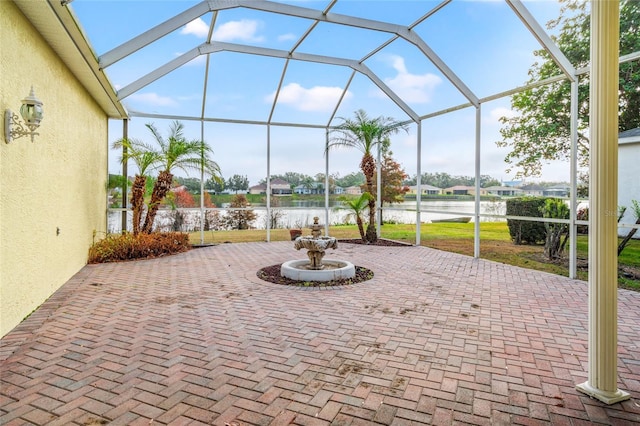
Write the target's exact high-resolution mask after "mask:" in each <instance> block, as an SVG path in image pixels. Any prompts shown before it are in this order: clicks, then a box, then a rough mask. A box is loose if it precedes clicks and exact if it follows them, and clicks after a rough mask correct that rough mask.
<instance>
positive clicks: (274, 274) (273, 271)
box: [256, 263, 373, 287]
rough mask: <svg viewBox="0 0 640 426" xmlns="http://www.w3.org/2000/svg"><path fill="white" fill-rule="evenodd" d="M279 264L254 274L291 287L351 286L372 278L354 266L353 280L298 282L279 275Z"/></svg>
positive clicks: (363, 270)
mask: <svg viewBox="0 0 640 426" xmlns="http://www.w3.org/2000/svg"><path fill="white" fill-rule="evenodd" d="M281 266H282V264H281V263H278V264H276V265H270V266H265V267H264V268H262V269H259V270H258V272H257V273H256V275H257V277H258V278H260V279H261V280H263V281H267V282H270V283H273V284H281V285H288V286H293V287H337V286H344V285H351V284H358V283H361V282H365V281H368V280H370V279H371V278H373V271H371V270H370V269H367V268H363V267H362V266H357V265H355V270H356V274H355V276H354V277H353V278H343V279H336V280H331V281H300V280H292V279H291V278H287V277H283V276H282V275H280V267H281Z"/></svg>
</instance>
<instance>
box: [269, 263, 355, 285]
mask: <svg viewBox="0 0 640 426" xmlns="http://www.w3.org/2000/svg"><path fill="white" fill-rule="evenodd" d="M310 265H311V263H310V262H309V261H308V260H306V259H305V260H289V261H288V262H284V263H283V264H282V266H281V267H280V275H282V276H283V277H286V278H290V279H292V280H297V281H332V280H341V279H347V278H353V277H355V276H356V267H355V266H354V265H353V263H351V262H347V261H345V260H336V259H324V260H323V261H322V265H323V268H322V269H309V268H308V266H310Z"/></svg>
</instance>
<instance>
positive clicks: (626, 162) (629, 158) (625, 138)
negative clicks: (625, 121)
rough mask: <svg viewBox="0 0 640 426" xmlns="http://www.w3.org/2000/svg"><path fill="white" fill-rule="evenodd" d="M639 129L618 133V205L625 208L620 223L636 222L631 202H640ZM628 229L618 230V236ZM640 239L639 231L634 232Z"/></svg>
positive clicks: (626, 232) (627, 231) (624, 233)
mask: <svg viewBox="0 0 640 426" xmlns="http://www.w3.org/2000/svg"><path fill="white" fill-rule="evenodd" d="M639 168H640V128H637V129H631V130H627V131H624V132H622V133H620V135H619V137H618V205H619V206H625V207H627V211H626V212H625V214H624V216H623V217H622V219H620V223H627V224H632V223H635V222H636V218H635V216H634V213H633V209H632V204H631V200H637V201H638V202H640V172H639V171H638V169H639ZM628 233H629V228H618V235H620V236H625V235H627V234H628ZM636 237H637V238H640V231H638V232H636Z"/></svg>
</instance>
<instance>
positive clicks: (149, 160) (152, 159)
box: [113, 138, 160, 235]
mask: <svg viewBox="0 0 640 426" xmlns="http://www.w3.org/2000/svg"><path fill="white" fill-rule="evenodd" d="M113 148H115V149H118V148H124V150H123V155H122V158H121V161H122V162H123V163H124V162H125V161H127V160H133V162H134V163H135V164H136V167H138V173H137V174H136V177H135V179H134V180H133V185H132V186H131V210H133V219H132V226H133V234H134V235H137V234H138V233H140V222H141V221H142V210H143V207H144V195H145V192H146V184H147V174H146V173H147V170H148V169H150V168H152V167H153V166H154V165H155V164H156V163H157V162H158V160H159V159H160V156H159V153H158V152H157V151H155V150H154V149H153V147H151V146H149V145H147V144H145V143H144V142H141V141H139V140H136V139H127V138H123V139H118V140H117V141H115V142H114V143H113Z"/></svg>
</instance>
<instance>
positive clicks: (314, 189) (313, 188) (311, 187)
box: [293, 182, 324, 195]
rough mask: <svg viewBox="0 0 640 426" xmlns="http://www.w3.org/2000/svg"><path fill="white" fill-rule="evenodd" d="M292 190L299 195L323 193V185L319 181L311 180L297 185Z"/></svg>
mask: <svg viewBox="0 0 640 426" xmlns="http://www.w3.org/2000/svg"><path fill="white" fill-rule="evenodd" d="M293 192H294V193H295V194H299V195H317V194H324V185H323V184H321V183H320V182H312V183H311V184H308V185H298V186H296V187H295V188H293Z"/></svg>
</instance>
